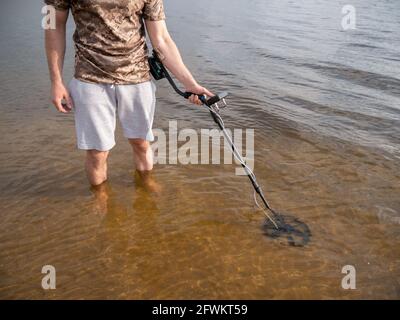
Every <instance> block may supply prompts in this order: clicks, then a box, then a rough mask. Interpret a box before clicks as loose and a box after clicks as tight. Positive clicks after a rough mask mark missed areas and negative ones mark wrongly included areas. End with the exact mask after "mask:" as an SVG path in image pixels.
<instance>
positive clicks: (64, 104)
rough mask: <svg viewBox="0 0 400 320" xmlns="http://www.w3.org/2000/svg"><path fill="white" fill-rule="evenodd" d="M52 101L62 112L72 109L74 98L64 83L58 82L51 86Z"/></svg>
mask: <svg viewBox="0 0 400 320" xmlns="http://www.w3.org/2000/svg"><path fill="white" fill-rule="evenodd" d="M51 99H52V100H51V101H52V102H53V104H54V106H55V107H56V108H57V110H58V111H60V112H61V113H69V112H71V110H72V107H73V104H72V99H71V97H70V95H69V93H68V90H67V88H66V87H65V85H64V83H62V82H57V83H53V84H52V86H51Z"/></svg>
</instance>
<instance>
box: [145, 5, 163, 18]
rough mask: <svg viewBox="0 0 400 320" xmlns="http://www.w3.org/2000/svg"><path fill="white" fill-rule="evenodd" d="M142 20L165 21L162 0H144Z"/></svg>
mask: <svg viewBox="0 0 400 320" xmlns="http://www.w3.org/2000/svg"><path fill="white" fill-rule="evenodd" d="M143 19H145V20H151V21H158V20H165V13H164V4H163V0H145V4H144V10H143Z"/></svg>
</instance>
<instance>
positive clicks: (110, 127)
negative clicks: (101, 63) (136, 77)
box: [69, 78, 156, 151]
mask: <svg viewBox="0 0 400 320" xmlns="http://www.w3.org/2000/svg"><path fill="white" fill-rule="evenodd" d="M155 91H156V88H155V85H154V83H153V82H151V81H148V82H144V83H140V84H135V85H112V84H93V83H88V82H83V81H80V80H77V79H75V78H74V79H72V80H71V82H70V84H69V92H70V95H71V97H72V100H73V103H74V110H75V128H76V135H77V140H78V148H79V149H83V150H98V151H108V150H110V149H112V148H113V147H114V146H115V127H116V119H117V114H118V118H119V121H120V123H121V125H122V129H123V131H124V135H125V137H126V138H128V139H144V140H148V141H153V140H154V136H153V132H152V126H153V118H154V110H155V105H156V98H155Z"/></svg>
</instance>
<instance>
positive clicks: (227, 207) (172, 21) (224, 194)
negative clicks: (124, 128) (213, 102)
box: [0, 0, 400, 299]
mask: <svg viewBox="0 0 400 320" xmlns="http://www.w3.org/2000/svg"><path fill="white" fill-rule="evenodd" d="M165 2H166V10H167V16H168V25H169V29H170V31H171V33H172V35H173V37H174V39H175V40H176V42H177V44H178V46H179V48H180V49H181V52H182V55H183V56H184V58H185V61H186V62H187V64H188V66H190V68H191V70H192V71H193V73H194V74H195V75H196V76H197V77H198V79H199V81H201V83H204V85H206V86H207V87H210V88H211V89H212V90H214V91H220V90H228V91H230V92H231V97H230V99H229V104H230V108H229V110H226V111H224V112H223V116H224V119H226V123H227V125H228V126H231V127H234V128H243V129H245V128H254V129H255V133H256V137H255V146H256V150H255V159H256V163H255V171H256V174H257V177H258V180H259V182H260V183H261V184H262V185H263V187H264V190H265V192H266V195H267V197H268V199H269V200H270V202H271V203H272V204H273V206H275V207H278V208H280V209H282V210H284V211H287V212H291V213H292V214H294V215H296V216H297V217H299V218H301V220H302V221H304V222H306V223H307V224H308V226H309V227H310V229H311V231H312V234H313V236H312V238H311V242H310V243H309V244H308V245H307V246H306V247H304V248H293V247H289V246H286V245H283V244H282V243H281V242H280V241H272V240H270V239H267V238H265V237H264V236H263V235H262V230H261V225H262V222H263V215H262V214H261V213H260V212H257V211H256V209H255V206H254V204H253V201H252V190H251V186H250V185H249V183H248V181H247V178H245V177H238V176H235V175H234V167H233V166H230V165H158V166H157V167H156V169H155V172H154V177H155V179H156V181H157V182H158V183H159V184H160V186H161V187H162V189H163V191H162V192H161V193H160V194H154V193H151V192H148V191H147V190H146V188H144V187H143V185H142V184H141V183H140V181H138V180H137V179H135V177H134V175H133V172H132V171H133V170H132V168H133V164H132V156H131V153H130V150H129V146H128V144H127V143H126V141H124V139H123V137H122V135H121V132H120V131H119V130H118V132H117V142H118V145H117V147H116V148H115V149H114V150H113V152H112V154H111V158H110V177H109V178H110V179H109V184H108V185H107V187H106V188H104V189H103V190H101V191H99V192H93V190H90V188H89V186H88V185H87V182H86V179H85V175H84V173H83V168H82V161H83V159H84V154H83V153H82V152H79V151H76V148H75V138H74V127H73V117H72V115H67V116H65V115H60V114H58V113H57V112H56V111H55V110H54V108H53V107H51V105H50V103H49V81H48V76H47V69H46V61H45V58H44V53H43V37H42V30H41V28H40V19H41V16H40V9H41V5H42V3H41V1H39V0H34V1H29V2H26V1H22V0H13V1H11V0H7V1H3V2H2V10H1V19H0V25H1V28H0V38H1V42H2V45H1V48H0V63H1V68H0V72H1V74H0V79H1V83H2V85H1V91H0V112H1V116H0V135H1V137H2V144H1V146H0V155H1V156H0V177H1V179H0V209H1V210H0V297H1V298H11V299H15V298H30V299H31V298H33V299H39V298H62V299H76V298H87V299H89V298H93V299H96V298H106V299H117V298H123V299H142V298H152V299H164V298H165V299H167V298H168V299H175V298H178V299H179V298H189V299H190V298H200V299H202V298H209V299H212V298H244V299H252V298H258V299H270V298H289V299H297V298H299V299H304V298H344V299H351V298H379V299H386V298H399V297H400V283H399V281H398V279H399V276H400V269H399V262H400V261H399V260H400V227H399V224H400V200H399V199H400V173H399V172H400V170H399V169H400V164H399V154H400V153H399V151H400V138H399V137H400V129H399V128H400V107H399V105H400V98H399V96H400V78H399V74H400V64H399V59H400V58H399V56H400V49H399V48H400V38H399V37H400V36H399V34H400V32H399V31H400V25H399V21H400V3H399V2H398V1H395V0H385V1H379V2H377V1H372V0H364V1H359V0H355V1H353V2H352V3H353V5H354V6H355V7H356V9H357V18H358V19H357V29H356V30H351V31H343V30H342V29H341V17H342V15H341V8H342V6H343V5H345V4H347V3H346V2H344V1H336V2H335V3H332V1H327V0H325V1H317V0H311V1H296V2H295V1H286V0H285V1H282V0H280V1H262V0H252V1H246V2H244V1H239V0H230V1H228V0H221V1H218V2H215V1H210V0H203V1H201V2H199V1H194V0H186V1H177V0H167V1H165ZM201 12H203V13H204V14H199V13H201ZM196 13H197V14H196ZM73 27H74V26H73V24H72V23H70V24H69V39H71V34H72V32H73ZM72 49H73V47H72V43H71V41H70V42H69V47H68V54H67V60H66V66H65V69H66V79H70V78H71V74H72V66H73V51H72ZM157 95H158V98H159V99H158V110H157V114H156V120H155V127H157V128H161V129H168V123H169V121H170V120H177V121H178V126H179V128H194V129H196V130H200V129H201V128H211V127H214V124H213V123H212V121H211V119H210V117H209V115H208V114H207V112H205V111H203V110H201V109H200V108H197V107H192V106H188V105H187V104H186V103H185V101H182V100H181V99H180V98H179V97H177V96H176V95H175V94H174V93H173V92H172V90H171V89H170V88H169V87H168V85H167V84H166V83H165V82H160V83H159V84H158V93H157ZM47 264H50V265H54V266H55V267H56V269H57V289H56V290H54V291H51V292H46V291H44V290H42V289H41V285H40V284H41V278H42V274H41V273H40V272H41V269H42V266H44V265H47ZM345 265H354V266H355V267H356V270H357V290H354V291H346V290H343V289H342V288H341V279H342V277H343V276H344V275H343V274H341V270H342V267H343V266H345Z"/></svg>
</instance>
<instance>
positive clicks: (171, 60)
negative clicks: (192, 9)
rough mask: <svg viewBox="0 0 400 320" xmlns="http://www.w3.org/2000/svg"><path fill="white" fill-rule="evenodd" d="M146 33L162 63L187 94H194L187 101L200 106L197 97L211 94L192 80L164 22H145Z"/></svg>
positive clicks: (210, 95)
mask: <svg viewBox="0 0 400 320" xmlns="http://www.w3.org/2000/svg"><path fill="white" fill-rule="evenodd" d="M145 23H146V29H147V33H148V35H149V38H150V41H151V44H152V45H153V48H154V49H155V50H156V51H157V53H158V55H159V57H160V59H161V60H162V63H163V64H164V65H165V66H166V67H167V68H168V69H169V70H170V71H171V72H172V73H173V75H174V76H175V77H176V78H177V79H178V80H179V82H180V83H182V85H183V86H184V87H185V90H186V91H187V92H192V93H195V94H196V95H192V96H191V97H190V98H189V100H190V101H191V102H192V103H195V104H198V105H200V104H201V101H200V99H199V98H198V97H197V95H202V94H205V95H207V96H208V97H212V96H213V94H212V93H211V92H210V91H208V90H207V89H206V88H204V87H202V86H200V85H199V84H198V83H197V81H196V80H195V79H194V77H193V76H192V74H191V73H190V71H189V70H188V68H186V66H185V64H184V63H183V60H182V57H181V55H180V53H179V50H178V48H177V46H176V44H175V42H174V41H173V40H172V38H171V36H170V34H169V32H168V29H167V25H166V23H165V21H164V20H158V21H152V20H145Z"/></svg>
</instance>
